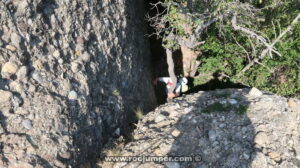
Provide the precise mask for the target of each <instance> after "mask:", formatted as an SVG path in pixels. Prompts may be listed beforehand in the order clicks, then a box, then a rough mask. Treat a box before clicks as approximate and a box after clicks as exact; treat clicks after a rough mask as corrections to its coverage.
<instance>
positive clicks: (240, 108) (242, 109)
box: [201, 102, 248, 114]
mask: <svg viewBox="0 0 300 168" xmlns="http://www.w3.org/2000/svg"><path fill="white" fill-rule="evenodd" d="M230 111H234V112H235V113H236V114H245V113H247V111H248V106H247V105H231V104H222V103H220V102H215V103H213V104H211V105H208V106H207V107H205V108H204V109H203V110H202V111H201V112H203V113H215V112H220V113H221V112H225V113H228V112H230Z"/></svg>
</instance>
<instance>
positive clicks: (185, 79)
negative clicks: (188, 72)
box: [179, 77, 188, 85]
mask: <svg viewBox="0 0 300 168" xmlns="http://www.w3.org/2000/svg"><path fill="white" fill-rule="evenodd" d="M179 82H180V84H181V85H187V83H188V80H187V78H186V77H183V78H181V79H179Z"/></svg>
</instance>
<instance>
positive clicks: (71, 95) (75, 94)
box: [68, 90, 78, 100]
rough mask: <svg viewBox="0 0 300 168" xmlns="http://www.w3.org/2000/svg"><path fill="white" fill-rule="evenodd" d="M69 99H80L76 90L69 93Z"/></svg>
mask: <svg viewBox="0 0 300 168" xmlns="http://www.w3.org/2000/svg"><path fill="white" fill-rule="evenodd" d="M68 98H69V99H70V100H76V99H77V98H78V94H77V92H76V91H74V90H72V91H71V92H70V93H69V95H68Z"/></svg>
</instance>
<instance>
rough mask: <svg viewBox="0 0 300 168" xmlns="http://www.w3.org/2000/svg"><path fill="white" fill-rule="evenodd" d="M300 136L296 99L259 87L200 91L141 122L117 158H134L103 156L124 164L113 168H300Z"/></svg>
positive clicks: (159, 110)
mask: <svg viewBox="0 0 300 168" xmlns="http://www.w3.org/2000/svg"><path fill="white" fill-rule="evenodd" d="M254 91H255V92H256V93H260V94H253V93H254ZM299 133H300V101H299V100H297V99H287V98H284V97H280V96H277V95H272V94H269V93H264V92H261V91H259V90H257V89H255V88H253V89H252V90H250V89H225V90H216V91H209V92H199V93H195V94H191V95H186V96H183V97H180V98H177V99H175V100H174V101H173V102H171V103H167V104H164V105H162V106H160V107H158V108H156V109H155V111H153V112H150V113H149V114H147V115H146V116H145V117H144V118H143V119H142V120H140V122H139V123H138V124H137V129H136V130H135V131H134V133H133V140H132V142H130V143H128V144H127V145H126V146H125V148H124V149H123V150H122V151H121V152H119V153H120V154H118V155H117V156H135V157H124V158H120V157H103V159H104V160H106V161H109V160H110V161H112V159H115V161H119V162H118V163H115V164H113V163H112V162H109V163H111V164H108V162H101V163H102V165H109V166H111V167H114V168H119V167H122V168H129V167H139V168H152V167H162V168H163V167H167V168H177V167H178V168H179V167H182V168H184V167H195V168H196V167H202V168H206V167H245V168H246V167H253V168H268V167H282V168H285V167H293V168H297V167H299V166H300V134H299ZM107 156H113V155H107ZM136 156H138V157H140V158H138V157H136ZM143 156H144V157H143ZM149 156H152V157H149ZM153 156H157V157H156V158H155V157H153ZM159 156H170V158H166V157H159ZM178 156H182V157H181V158H179V157H178ZM117 159H124V160H125V161H126V159H127V161H128V162H120V161H121V160H117ZM139 159H140V160H139ZM151 159H152V160H151ZM168 159H171V160H168ZM180 159H181V160H180ZM124 160H123V161H124ZM130 160H131V161H130ZM132 160H135V162H132ZM143 161H144V162H143ZM107 167H108V166H107Z"/></svg>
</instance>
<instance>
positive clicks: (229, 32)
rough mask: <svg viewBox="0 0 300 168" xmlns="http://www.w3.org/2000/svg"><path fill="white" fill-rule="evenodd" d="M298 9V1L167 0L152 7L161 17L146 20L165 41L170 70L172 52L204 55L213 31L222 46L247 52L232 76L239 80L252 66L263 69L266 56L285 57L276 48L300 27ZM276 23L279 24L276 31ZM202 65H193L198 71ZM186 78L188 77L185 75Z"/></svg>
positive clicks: (197, 63) (170, 69)
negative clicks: (216, 32)
mask: <svg viewBox="0 0 300 168" xmlns="http://www.w3.org/2000/svg"><path fill="white" fill-rule="evenodd" d="M299 5H300V4H299V1H297V0H290V1H279V0H273V1H271V0H258V1H256V0H165V1H160V2H158V3H155V4H152V6H153V9H156V10H157V11H158V13H157V15H155V16H151V17H150V16H148V17H147V20H148V21H149V22H150V23H151V26H152V27H153V28H154V29H155V30H156V32H155V33H153V34H154V35H156V36H158V37H160V38H162V39H163V42H164V47H165V48H166V49H167V50H166V51H167V57H168V59H169V61H168V64H169V63H170V64H169V67H172V65H171V64H172V62H173V61H170V60H171V59H172V50H174V49H178V48H181V49H183V48H185V49H188V50H190V51H194V53H195V54H196V53H201V52H200V49H201V46H202V45H206V44H205V43H207V42H205V41H204V40H206V39H208V38H207V37H208V36H207V35H205V34H209V31H211V30H214V31H218V34H217V36H218V37H217V39H221V38H222V39H223V40H224V41H225V42H224V43H223V44H227V43H228V42H230V43H228V44H229V45H234V46H235V47H237V46H238V48H239V50H242V51H243V52H244V54H243V55H247V56H246V57H244V56H243V55H242V54H241V53H240V55H239V56H240V57H243V60H242V61H240V62H241V64H242V66H243V68H242V69H239V72H235V73H234V74H231V77H232V78H237V79H238V78H239V77H241V76H243V74H244V73H245V72H246V71H248V70H249V69H250V68H252V67H253V65H255V64H259V65H263V64H262V63H261V61H262V60H263V59H265V58H266V56H268V58H274V57H280V56H282V54H281V53H280V51H279V50H278V49H277V46H278V43H280V42H281V41H282V40H283V38H284V37H285V36H286V35H287V34H288V33H290V32H291V31H292V29H293V28H294V27H295V26H297V24H298V23H299V20H300V13H299V9H297V8H294V9H292V8H293V6H299ZM159 7H164V10H163V11H159V10H158V8H159ZM287 9H288V10H289V11H291V12H290V13H285V12H284V10H287ZM272 11H273V12H274V11H279V12H278V13H277V15H276V14H272V16H271V15H270V14H269V13H270V12H272ZM268 14H269V15H268ZM270 16H271V18H268V17H270ZM282 16H285V17H286V18H288V19H286V20H285V23H284V24H283V23H279V22H280V17H282ZM274 22H278V26H277V27H276V26H275V25H274ZM283 28H284V29H283ZM278 29H280V30H279V31H278ZM282 29H283V31H281V30H282ZM270 32H272V33H270ZM153 34H152V35H153ZM220 36H222V37H221V38H220ZM228 36H230V37H229V38H228ZM205 37H206V38H205ZM226 38H228V39H229V40H228V39H226ZM230 39H231V40H230ZM232 39H234V43H233V42H232ZM170 51H171V52H170ZM189 53H191V52H189ZM184 57H187V56H185V55H184V53H183V59H184ZM244 58H245V59H244ZM198 59H199V58H198ZM199 64H200V63H199V62H196V63H193V65H196V67H197V66H199ZM263 66H264V65H263ZM171 71H172V68H169V74H170V76H171V77H172V74H174V73H173V72H171ZM187 74H189V73H185V74H184V75H187ZM191 76H192V77H193V74H192V75H191ZM173 78H174V76H173ZM172 89H173V88H172ZM171 91H172V90H171Z"/></svg>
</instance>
